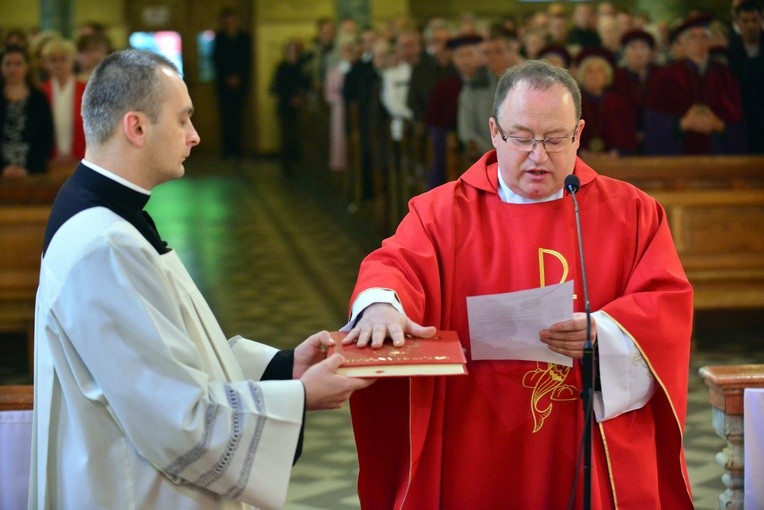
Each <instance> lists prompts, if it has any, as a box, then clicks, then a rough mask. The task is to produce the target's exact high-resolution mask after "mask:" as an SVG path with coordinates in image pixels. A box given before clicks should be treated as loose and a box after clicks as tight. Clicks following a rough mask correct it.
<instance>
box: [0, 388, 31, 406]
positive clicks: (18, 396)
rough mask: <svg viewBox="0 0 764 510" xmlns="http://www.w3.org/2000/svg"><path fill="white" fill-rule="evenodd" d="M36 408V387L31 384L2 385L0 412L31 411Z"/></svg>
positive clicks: (0, 389) (0, 390)
mask: <svg viewBox="0 0 764 510" xmlns="http://www.w3.org/2000/svg"><path fill="white" fill-rule="evenodd" d="M33 407H34V387H33V386H32V385H31V384H23V385H15V386H3V385H0V412H2V411H31V410H32V408H33Z"/></svg>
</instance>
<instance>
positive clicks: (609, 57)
mask: <svg viewBox="0 0 764 510" xmlns="http://www.w3.org/2000/svg"><path fill="white" fill-rule="evenodd" d="M590 57H600V58H604V59H605V60H606V61H607V63H608V64H610V67H612V68H613V69H615V57H614V56H613V54H612V53H611V52H610V51H609V50H607V49H605V48H603V47H601V46H588V47H586V48H584V49H583V50H581V53H579V54H578V55H576V66H581V62H583V61H584V60H586V59H587V58H590Z"/></svg>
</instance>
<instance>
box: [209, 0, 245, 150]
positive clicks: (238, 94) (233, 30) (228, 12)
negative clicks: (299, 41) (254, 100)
mask: <svg viewBox="0 0 764 510" xmlns="http://www.w3.org/2000/svg"><path fill="white" fill-rule="evenodd" d="M220 23H221V29H220V30H218V31H217V33H216V34H215V48H214V53H213V61H214V64H215V73H216V76H217V78H216V80H217V82H216V85H217V94H218V104H219V107H220V143H221V155H222V156H223V157H224V158H228V157H234V158H238V157H241V156H242V155H243V152H244V150H243V134H244V132H245V130H244V125H243V119H244V111H245V107H246V104H247V97H248V96H249V90H250V84H251V81H252V38H251V37H250V35H249V33H247V32H246V31H244V30H241V29H239V18H238V17H237V15H236V11H234V10H233V9H231V8H225V9H223V10H221V12H220Z"/></svg>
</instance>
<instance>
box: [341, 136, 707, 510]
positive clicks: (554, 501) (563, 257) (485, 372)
mask: <svg viewBox="0 0 764 510" xmlns="http://www.w3.org/2000/svg"><path fill="white" fill-rule="evenodd" d="M575 173H576V175H578V176H579V178H580V179H581V183H582V185H581V189H580V191H579V192H578V201H579V204H580V209H581V221H582V227H583V237H584V246H585V249H586V258H587V263H588V264H589V266H588V272H587V276H588V278H589V282H588V283H589V294H590V300H591V306H592V310H602V311H604V312H606V313H607V314H608V315H609V316H610V317H612V319H613V320H615V321H616V322H617V323H618V324H620V325H621V327H622V328H624V329H625V330H626V331H627V332H628V334H629V335H630V336H631V337H632V338H633V339H634V342H635V344H636V346H637V348H638V349H639V351H640V352H641V354H642V356H643V357H642V358H639V359H636V360H635V362H638V363H642V364H644V365H645V366H646V367H649V368H650V370H651V371H652V373H653V374H654V375H655V378H656V392H655V394H654V395H653V397H652V398H651V400H650V401H649V403H648V404H647V405H646V406H645V407H643V408H642V409H639V410H636V411H633V412H629V413H626V414H623V415H621V416H618V417H616V418H613V419H610V420H607V421H606V422H604V423H601V424H596V425H595V428H594V448H593V470H592V478H593V482H592V486H593V491H592V492H593V498H592V505H593V508H595V509H601V508H615V507H616V505H617V507H618V508H620V509H631V508H633V509H640V510H642V509H646V508H671V509H680V508H692V498H691V494H690V484H689V479H688V477H687V472H686V467H685V462H684V455H683V450H682V434H683V430H684V419H685V411H686V404H687V402H686V400H687V382H688V367H689V353H690V333H691V323H692V288H691V287H690V284H689V283H688V281H687V279H686V277H685V274H684V271H683V270H682V267H681V265H680V262H679V258H678V256H677V254H676V250H675V248H674V245H673V242H672V239H671V235H670V233H669V229H668V224H667V222H666V216H665V212H664V210H663V209H662V208H661V206H660V205H659V204H658V203H657V202H656V201H655V200H654V199H652V198H651V197H649V196H648V195H646V194H644V193H642V192H641V191H639V190H638V189H636V188H634V187H633V186H631V185H629V184H626V183H623V182H619V181H616V180H613V179H610V178H608V177H604V176H601V175H597V174H596V173H595V172H594V171H593V170H592V169H591V168H589V167H588V166H587V165H586V164H585V163H583V162H582V161H581V160H577V162H576V166H575ZM497 187H498V183H497V163H496V155H495V152H494V151H491V152H489V153H487V154H486V155H485V156H483V158H482V159H481V160H480V161H478V162H477V163H476V164H475V165H473V166H472V167H471V168H470V169H469V170H468V171H467V172H465V174H464V175H462V177H461V178H459V179H458V180H457V181H454V182H451V183H448V184H446V185H444V186H441V187H439V188H436V189H434V190H432V191H430V192H428V193H425V194H423V195H420V196H418V197H415V198H414V199H412V200H411V202H410V210H409V213H408V215H407V216H406V217H405V218H404V219H403V221H402V222H401V224H400V226H399V228H398V230H397V232H396V233H395V234H394V235H393V236H392V237H390V238H389V239H386V240H385V241H384V242H383V243H382V247H381V248H380V249H378V250H376V251H374V252H373V253H371V254H370V255H369V256H367V257H366V259H365V260H364V262H363V263H362V265H361V268H360V274H359V278H358V282H357V285H356V289H355V291H354V294H353V299H355V297H356V296H357V295H358V293H359V292H361V291H363V290H364V289H367V288H370V287H385V288H389V289H394V290H395V291H396V292H397V293H398V296H399V297H400V299H401V302H402V303H403V306H404V308H405V311H406V313H407V314H408V315H409V316H410V317H411V318H412V319H413V320H415V321H417V322H419V323H421V324H425V325H434V326H437V327H438V328H441V329H453V330H457V331H458V333H459V336H460V338H461V339H462V342H463V344H464V347H465V348H466V349H467V359H468V367H469V375H467V376H463V377H451V378H447V377H432V378H424V377H423V378H411V379H397V380H384V381H383V380H379V381H377V382H376V383H375V384H374V385H372V386H370V387H369V388H367V389H365V390H362V391H358V392H356V393H355V394H354V395H353V397H352V398H351V411H352V418H353V429H354V432H355V437H356V443H357V448H358V456H359V462H360V475H359V482H358V487H359V495H360V498H361V504H362V507H363V508H364V509H390V508H396V509H414V510H421V509H452V508H453V509H464V508H491V509H493V508H533V509H561V508H562V509H564V508H567V505H568V498H569V496H570V493H571V488H572V485H573V479H574V472H575V469H576V459H577V455H578V450H579V444H580V440H581V432H582V422H583V411H582V403H581V399H580V398H579V393H580V390H581V370H580V366H579V363H578V362H576V363H574V365H573V367H572V368H567V367H564V366H560V365H555V364H549V363H540V362H530V361H473V360H472V359H471V356H470V335H469V326H468V321H467V302H466V298H467V296H477V295H483V294H495V293H503V292H510V291H517V290H522V289H529V288H536V287H539V286H544V285H551V284H555V283H559V282H562V281H567V280H570V279H573V280H574V282H575V284H574V288H575V295H576V296H577V297H576V298H575V302H574V309H575V310H576V311H579V312H580V311H583V303H582V301H583V298H582V296H583V291H582V287H581V278H580V267H579V263H578V260H579V258H578V252H577V242H576V229H575V218H574V213H573V204H572V203H571V200H570V198H569V197H568V196H567V194H566V196H565V197H563V199H561V200H554V201H551V202H545V203H538V204H525V205H523V204H508V203H503V202H502V201H501V200H500V198H499V196H498V194H497ZM582 486H583V483H582V481H581V480H579V484H578V489H577V491H576V508H580V507H581V501H582V497H581V494H582Z"/></svg>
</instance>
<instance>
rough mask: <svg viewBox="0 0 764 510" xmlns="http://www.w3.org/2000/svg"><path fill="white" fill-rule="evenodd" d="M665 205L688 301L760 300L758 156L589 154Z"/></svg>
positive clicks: (763, 287) (762, 179) (736, 304)
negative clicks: (691, 294)
mask: <svg viewBox="0 0 764 510" xmlns="http://www.w3.org/2000/svg"><path fill="white" fill-rule="evenodd" d="M587 163H589V164H590V165H591V166H592V167H593V168H594V169H595V170H596V171H597V172H599V173H601V174H603V175H608V176H610V177H615V178H617V179H621V180H624V181H628V182H631V183H632V184H634V185H636V186H638V187H640V188H641V189H643V190H645V191H647V192H648V193H649V194H650V195H652V196H654V197H655V198H656V199H657V200H658V201H659V202H660V203H661V204H662V205H663V207H665V208H666V212H667V214H668V218H669V225H670V227H671V233H672V235H673V237H674V242H675V243H676V247H677V251H678V252H679V257H680V258H681V260H682V265H683V266H684V269H685V271H686V273H687V277H688V278H689V280H690V282H691V283H692V285H693V287H694V289H695V309H696V310H702V309H723V308H727V309H730V308H737V309H740V308H762V307H764V157H762V156H682V157H676V156H674V157H628V158H609V157H601V156H600V157H590V158H587Z"/></svg>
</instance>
